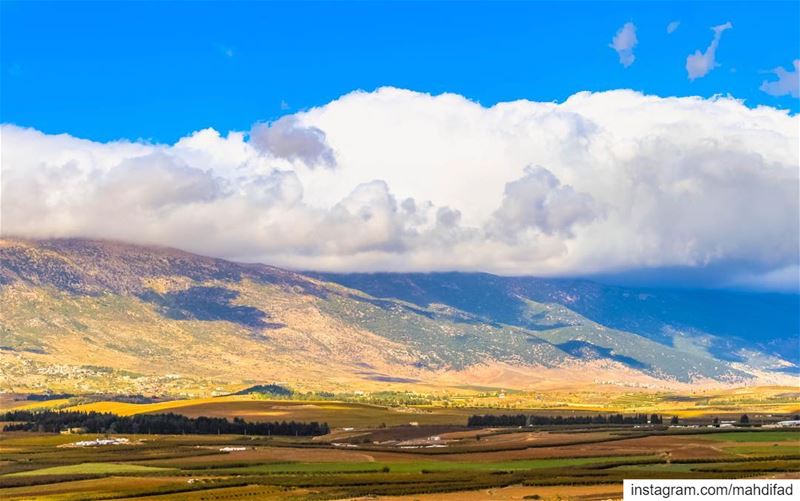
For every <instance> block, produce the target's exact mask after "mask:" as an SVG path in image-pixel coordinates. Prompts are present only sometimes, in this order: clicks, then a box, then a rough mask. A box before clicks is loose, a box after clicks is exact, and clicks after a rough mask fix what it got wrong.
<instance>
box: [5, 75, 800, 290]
mask: <svg viewBox="0 0 800 501" xmlns="http://www.w3.org/2000/svg"><path fill="white" fill-rule="evenodd" d="M277 123H280V124H281V125H279V127H278V129H277V130H279V131H280V134H278V139H275V137H269V129H268V133H267V139H264V137H262V135H260V134H262V133H263V132H264V131H263V130H261V131H259V133H257V134H251V135H250V137H249V140H248V135H247V134H246V133H242V132H231V133H229V134H227V135H224V136H223V135H220V134H219V133H217V132H216V131H214V130H212V129H206V130H203V131H198V132H195V133H193V134H191V135H189V136H187V137H185V138H183V139H181V140H180V141H178V142H177V143H176V144H174V145H157V144H156V145H154V144H144V143H131V142H110V143H96V142H92V141H85V140H81V139H77V138H74V137H71V136H69V135H48V134H43V133H41V132H38V131H35V130H32V129H25V128H20V127H16V126H14V125H4V126H3V127H2V131H1V132H2V160H3V162H2V167H3V172H2V174H3V175H2V201H1V203H2V216H3V219H2V233H3V234H5V235H22V236H29V237H53V236H90V237H102V238H113V239H122V240H129V241H135V242H141V243H157V244H162V245H171V246H175V247H180V248H184V249H187V250H190V251H194V252H198V253H202V254H209V255H214V256H219V257H225V258H230V259H238V260H247V261H262V262H266V263H271V264H275V265H278V266H287V267H293V268H301V269H321V270H339V271H348V270H349V271H353V270H362V271H364V270H395V271H408V270H445V269H459V270H484V271H490V272H498V273H505V274H534V275H557V274H584V273H593V272H615V271H625V270H637V269H644V268H667V267H676V266H678V267H680V266H689V267H697V268H709V267H713V268H714V269H715V270H719V269H722V270H725V269H729V272H727V275H726V276H724V277H722V279H724V280H725V281H726V283H745V284H748V286H755V285H754V284H757V283H758V282H759V280H761V282H762V285H763V286H764V287H769V288H778V287H779V284H777V282H781V281H784V282H785V280H786V277H787V276H790V274H789V273H787V272H784V271H781V270H793V269H797V267H798V265H799V263H798V253H799V252H800V249H799V248H798V247H799V246H800V244H798V240H800V236H799V235H798V228H799V227H800V221H798V217H800V216H798V214H799V213H800V207H799V205H800V202H799V200H800V193H798V184H799V182H800V179H798V171H800V160H798V151H800V144H798V143H799V141H800V139H799V138H798V135H797V129H798V125H800V124H799V123H798V116H797V115H794V116H792V115H789V114H788V112H786V111H781V110H776V109H773V108H770V107H764V106H761V107H758V108H754V109H750V108H747V107H746V106H744V105H743V104H742V103H740V102H738V101H736V100H733V99H729V98H714V99H702V98H697V97H687V98H660V97H657V96H648V95H642V94H640V93H637V92H633V91H622V90H620V91H611V92H603V93H588V92H585V93H579V94H576V95H574V96H572V97H570V98H569V99H567V100H566V101H565V102H563V103H561V104H555V103H539V102H531V101H514V102H508V103H499V104H497V105H494V106H492V107H488V108H487V107H483V106H481V105H480V104H477V103H475V102H473V101H470V100H468V99H465V98H464V97H462V96H458V95H454V94H443V95H439V96H430V95H427V94H421V93H416V92H411V91H407V90H401V89H394V88H383V89H380V90H378V91H375V92H354V93H351V94H348V95H346V96H343V97H341V98H339V99H337V100H335V101H333V102H331V103H328V104H327V105H325V106H322V107H319V108H315V109H312V110H309V111H307V112H303V113H297V114H294V115H290V116H288V117H285V118H283V119H281V120H279V121H278V122H276V124H277ZM259 127H267V126H259ZM272 127H275V124H273V125H272ZM287 131H288V132H287ZM297 131H300V132H299V133H298V132H297ZM308 131H313V132H310V133H309V132H308ZM284 133H286V134H288V135H289V138H288V139H286V138H285V137H284ZM295 134H297V135H296V136H295ZM309 145H310V146H309ZM334 152H335V156H334ZM325 155H330V156H331V158H335V160H336V166H335V168H315V166H316V165H318V164H319V163H320V158H321V156H322V157H324V156H325ZM722 279H721V280H722ZM785 285H786V284H784V286H785Z"/></svg>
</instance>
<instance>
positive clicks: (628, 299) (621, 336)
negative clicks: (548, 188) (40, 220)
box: [0, 239, 797, 394]
mask: <svg viewBox="0 0 800 501" xmlns="http://www.w3.org/2000/svg"><path fill="white" fill-rule="evenodd" d="M670 294H673V295H674V294H675V293H666V292H658V291H655V292H654V291H649V292H642V291H634V290H626V289H620V288H607V287H604V286H600V285H598V284H593V283H591V282H563V281H552V280H539V279H528V278H517V279H510V278H501V277H495V276H492V275H483V274H418V275H394V274H376V275H321V274H300V273H295V272H291V271H286V270H281V269H277V268H274V267H269V266H265V265H245V264H238V263H232V262H228V261H224V260H220V259H212V258H207V257H202V256H196V255H192V254H189V253H185V252H182V251H178V250H174V249H166V248H155V247H142V246H135V245H128V244H123V243H116V242H102V241H92V240H78V239H73V240H50V241H25V240H15V239H5V240H1V241H0V311H2V317H0V338H1V340H0V364H1V365H2V371H0V373H1V374H2V376H0V377H2V380H0V385H1V386H2V389H3V390H15V391H27V390H35V391H39V390H42V389H50V390H63V391H73V392H93V391H106V392H119V393H147V394H153V393H156V394H207V393H209V392H212V391H218V392H222V391H229V390H231V389H233V388H237V387H241V386H242V385H247V384H259V383H271V382H284V383H287V384H289V385H291V386H292V387H295V388H301V389H318V390H341V389H343V388H349V389H353V388H360V389H365V390H371V389H377V388H385V387H405V388H408V387H414V388H428V389H432V388H441V387H447V386H464V385H499V386H502V387H507V388H521V389H534V388H546V387H553V386H558V385H570V384H572V385H575V384H577V385H581V384H591V383H598V382H603V383H606V384H608V383H610V384H619V385H638V386H676V385H677V386H680V385H686V384H692V383H694V384H700V383H702V384H728V383H748V382H749V383H755V382H760V383H773V382H786V380H787V379H786V378H788V377H789V376H788V375H787V374H788V373H789V372H791V371H792V370H793V367H794V363H795V362H796V353H792V352H791V350H789V351H788V352H787V351H786V350H785V349H784V348H782V347H781V345H780V343H778V344H775V343H771V342H770V340H771V339H772V338H770V337H769V336H767V335H766V334H765V335H764V336H757V337H756V338H747V337H746V336H739V335H737V334H738V331H737V332H729V331H724V329H723V330H720V329H719V328H718V326H719V325H723V326H724V325H729V324H730V325H736V322H735V321H730V320H724V321H722V320H716V321H715V320H714V319H713V318H711V319H710V320H709V319H708V318H706V317H708V316H709V315H710V314H706V316H705V317H702V316H701V317H702V318H701V319H700V320H702V321H694V320H692V319H695V318H696V317H693V316H692V315H693V314H689V313H686V311H685V308H684V309H681V307H680V304H681V303H680V301H678V302H676V301H675V300H674V297H673V296H671V295H670ZM752 296H753V298H751V301H753V302H752V303H751V304H754V305H756V306H754V307H755V308H757V309H758V308H760V310H758V311H767V310H768V311H770V312H771V315H772V316H771V317H770V318H769V319H765V320H764V326H765V327H764V329H765V330H774V329H778V330H780V329H783V328H784V326H786V325H792V323H793V321H792V319H793V318H794V317H792V316H791V315H792V314H793V313H792V310H791V308H788V309H787V306H786V305H787V304H788V305H789V306H791V305H792V304H793V303H791V301H792V300H794V301H796V297H794V296H792V297H790V300H789V302H788V303H786V301H785V299H784V298H783V297H781V298H778V299H777V300H775V299H774V298H772V299H771V298H766V299H765V297H764V296H759V295H752ZM651 298H652V300H651ZM791 298H794V299H791ZM782 301H783V302H782ZM643 304H645V305H646V306H643ZM766 304H769V305H772V306H770V307H771V308H772V309H771V310H770V309H769V308H770V307H768V306H765V305H766ZM671 308H672V309H671ZM765 308H766V309H765ZM712 313H713V312H712ZM729 313H736V312H729ZM787 315H788V317H787ZM711 316H713V315H711ZM670 318H674V319H675V321H670ZM687 318H688V319H689V320H692V321H687ZM795 320H796V318H795ZM709 322H710V323H709ZM714 322H716V323H714ZM709 325H711V327H712V328H709V327H708V326H709ZM769 334H770V335H773V334H774V338H780V337H784V338H786V337H787V336H791V335H794V336H795V337H794V339H796V336H797V334H796V332H795V333H792V332H786V333H783V332H782V331H781V332H770V333H769ZM793 357H794V358H793Z"/></svg>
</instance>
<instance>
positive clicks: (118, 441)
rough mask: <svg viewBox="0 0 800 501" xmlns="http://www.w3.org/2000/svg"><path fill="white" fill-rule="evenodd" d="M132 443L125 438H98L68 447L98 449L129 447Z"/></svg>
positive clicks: (74, 443) (68, 445)
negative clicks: (115, 446) (105, 446)
mask: <svg viewBox="0 0 800 501" xmlns="http://www.w3.org/2000/svg"><path fill="white" fill-rule="evenodd" d="M129 443H130V440H128V439H127V438H125V437H119V438H97V439H94V440H81V441H80V442H73V443H71V444H67V445H66V446H67V447H97V446H100V445H127V444H129Z"/></svg>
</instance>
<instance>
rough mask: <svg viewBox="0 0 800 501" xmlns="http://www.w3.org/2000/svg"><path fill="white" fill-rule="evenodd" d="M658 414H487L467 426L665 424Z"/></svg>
mask: <svg viewBox="0 0 800 501" xmlns="http://www.w3.org/2000/svg"><path fill="white" fill-rule="evenodd" d="M663 423H664V420H663V418H662V417H661V416H660V415H658V414H651V415H650V416H649V417H648V415H647V414H634V415H632V416H623V415H622V414H608V415H603V414H598V415H596V416H536V415H533V416H527V415H525V414H515V415H508V414H486V415H474V416H470V417H469V418H468V419H467V426H489V427H496V426H545V425H579V424H663Z"/></svg>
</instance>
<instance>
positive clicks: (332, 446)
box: [0, 399, 800, 501]
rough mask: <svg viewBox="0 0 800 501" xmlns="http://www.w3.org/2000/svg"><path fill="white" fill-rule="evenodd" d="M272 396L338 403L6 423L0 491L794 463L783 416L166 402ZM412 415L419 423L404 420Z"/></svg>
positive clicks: (559, 480)
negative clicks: (225, 428) (518, 420)
mask: <svg viewBox="0 0 800 501" xmlns="http://www.w3.org/2000/svg"><path fill="white" fill-rule="evenodd" d="M244 404H247V405H244ZM255 404H260V405H261V408H262V409H261V410H259V407H258V406H257V405H255ZM279 404H280V405H282V406H283V407H284V408H288V410H287V411H286V412H287V414H286V416H285V417H286V418H287V419H288V418H292V419H298V418H301V417H302V418H303V419H308V418H312V417H313V418H314V419H326V418H328V417H330V416H333V415H334V414H337V413H338V414H339V415H340V417H339V418H338V420H336V421H335V422H336V423H337V424H336V425H334V426H333V428H332V431H331V433H329V434H328V435H323V436H316V437H282V436H243V435H146V434H111V435H110V436H111V437H114V438H126V439H127V440H128V442H126V443H121V444H118V445H103V446H91V447H88V446H84V447H81V446H78V445H77V442H80V441H85V440H93V439H96V438H103V436H104V435H97V434H54V433H50V434H48V433H38V432H22V431H15V432H4V433H2V435H0V497H2V498H3V499H9V500H23V499H24V500H61V501H68V500H75V501H76V500H94V499H107V498H109V497H113V498H114V499H129V500H133V499H142V500H145V499H146V500H169V499H181V500H182V499H187V500H218V499H219V500H222V499H239V498H244V499H288V500H324V499H362V498H366V497H369V499H386V500H391V499H398V500H401V499H408V500H411V499H419V500H434V499H435V500H453V501H455V500H464V499H466V500H486V499H497V500H510V499H526V498H527V499H535V498H534V497H533V496H538V497H539V498H541V499H557V498H558V497H560V498H562V499H563V498H570V499H586V500H590V499H608V498H614V497H619V496H620V495H621V488H622V479H624V478H749V477H786V476H789V477H796V476H798V472H799V471H800V430H790V429H780V428H749V429H742V430H740V429H719V428H708V427H706V426H703V427H667V426H653V427H649V426H644V427H634V426H617V425H602V426H600V425H598V426H593V425H588V426H581V425H575V426H569V427H565V426H560V427H559V426H542V427H522V428H519V427H507V428H470V427H467V426H465V423H466V416H467V414H468V412H469V410H467V409H441V412H431V413H430V414H424V413H422V414H413V416H414V417H413V418H409V415H408V414H407V413H404V412H399V411H398V410H397V409H389V408H380V407H378V406H369V405H364V404H347V403H342V402H339V403H331V402H324V403H317V404H311V403H309V402H306V403H298V402H287V401H283V402H280V401H270V402H268V401H261V402H252V401H251V402H248V401H236V400H232V399H228V400H222V401H219V402H218V403H216V404H213V405H212V404H211V403H209V402H196V403H194V404H193V405H184V406H179V407H174V408H171V411H173V412H182V413H183V412H185V413H186V414H187V415H202V414H203V413H207V414H216V415H228V416H229V417H230V415H236V416H242V417H245V416H246V418H247V419H255V418H257V417H258V416H259V415H261V416H262V417H263V419H264V420H274V419H276V418H277V419H283V418H284V416H277V415H276V414H275V413H276V412H279V411H281V409H276V408H275V407H276V406H278V405H279ZM145 405H146V404H145ZM214 405H217V406H218V407H217V408H214ZM312 405H313V406H312ZM121 409H129V407H125V406H123V407H121ZM159 410H161V409H152V408H151V409H148V412H154V411H159ZM283 410H285V409H283ZM259 412H261V413H262V414H259ZM494 412H496V413H502V412H503V411H502V410H498V409H496V410H495V411H494ZM226 413H227V414H226ZM397 416H402V419H400V417H397ZM420 416H427V417H428V419H424V418H422V417H420ZM392 417H397V419H396V420H393V419H392ZM411 419H413V420H415V421H416V422H417V424H416V425H410V424H408V421H410V420H411Z"/></svg>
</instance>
